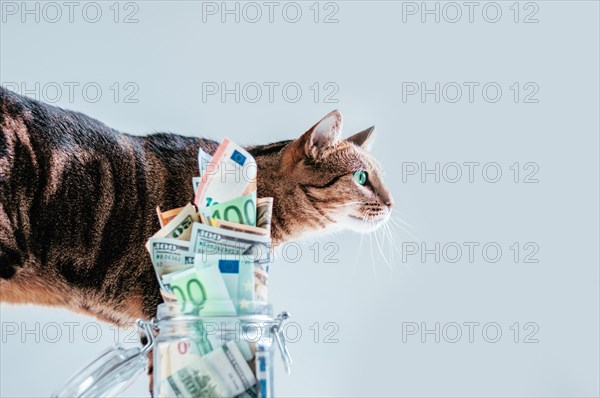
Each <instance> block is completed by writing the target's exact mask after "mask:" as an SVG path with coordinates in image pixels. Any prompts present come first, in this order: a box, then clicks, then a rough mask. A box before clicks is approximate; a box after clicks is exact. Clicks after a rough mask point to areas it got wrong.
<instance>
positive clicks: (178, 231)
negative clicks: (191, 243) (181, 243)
mask: <svg viewBox="0 0 600 398" xmlns="http://www.w3.org/2000/svg"><path fill="white" fill-rule="evenodd" d="M199 221H200V217H199V216H198V213H197V212H196V208H195V207H194V205H193V204H191V203H188V204H187V205H186V206H184V207H183V209H182V210H181V211H180V212H179V213H178V214H177V215H176V216H175V217H174V218H173V219H171V221H169V222H168V223H167V224H166V225H165V226H164V227H162V228H161V229H160V230H159V231H158V232H157V233H155V234H154V235H152V238H173V239H180V240H190V235H191V234H192V229H191V227H192V224H193V223H194V222H199ZM148 250H149V249H148Z"/></svg>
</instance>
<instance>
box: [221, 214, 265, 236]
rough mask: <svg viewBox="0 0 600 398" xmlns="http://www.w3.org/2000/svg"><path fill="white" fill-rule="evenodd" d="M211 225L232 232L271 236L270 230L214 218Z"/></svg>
mask: <svg viewBox="0 0 600 398" xmlns="http://www.w3.org/2000/svg"><path fill="white" fill-rule="evenodd" d="M210 225H212V226H213V227H217V228H223V229H229V230H231V231H238V232H244V233H249V234H254V235H262V236H269V235H270V232H269V230H268V229H265V228H259V227H253V226H251V225H244V224H238V223H235V222H230V221H223V220H219V219H218V218H213V219H212V221H211V222H210Z"/></svg>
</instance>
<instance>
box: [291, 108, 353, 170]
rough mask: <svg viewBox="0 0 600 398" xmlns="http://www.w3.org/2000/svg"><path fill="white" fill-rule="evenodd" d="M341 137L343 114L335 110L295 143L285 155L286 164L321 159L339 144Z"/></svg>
mask: <svg viewBox="0 0 600 398" xmlns="http://www.w3.org/2000/svg"><path fill="white" fill-rule="evenodd" d="M341 135H342V114H341V113H340V111H338V110H335V111H332V112H330V113H328V114H327V115H325V117H324V118H323V119H321V120H319V122H317V124H315V125H314V126H312V127H311V128H310V129H309V130H308V131H307V132H306V133H304V134H302V136H300V138H298V139H297V140H295V141H293V142H292V143H291V145H290V147H289V148H288V149H287V150H286V153H285V154H284V160H285V162H286V164H288V165H292V164H294V163H296V162H297V161H299V160H301V159H304V158H310V159H313V160H317V159H321V158H323V156H324V155H325V154H326V153H327V150H328V149H329V148H333V147H335V146H336V145H337V144H338V142H339V141H340V136H341Z"/></svg>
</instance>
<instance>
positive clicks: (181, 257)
mask: <svg viewBox="0 0 600 398" xmlns="http://www.w3.org/2000/svg"><path fill="white" fill-rule="evenodd" d="M146 248H147V249H148V252H149V253H150V259H151V260H152V266H153V267H154V271H155V272H156V276H157V278H158V283H159V284H160V288H161V289H162V290H165V291H166V292H171V289H169V288H168V287H167V286H165V285H164V283H163V281H162V277H163V275H165V274H169V273H171V272H176V271H181V270H184V269H188V268H192V267H193V266H194V254H193V253H191V252H190V243H189V242H186V241H184V240H179V239H172V238H150V239H149V240H148V243H147V244H146Z"/></svg>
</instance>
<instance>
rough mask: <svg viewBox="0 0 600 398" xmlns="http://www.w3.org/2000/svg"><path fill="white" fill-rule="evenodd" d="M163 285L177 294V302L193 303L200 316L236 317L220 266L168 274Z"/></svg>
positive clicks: (196, 267) (195, 268)
mask: <svg viewBox="0 0 600 398" xmlns="http://www.w3.org/2000/svg"><path fill="white" fill-rule="evenodd" d="M163 283H164V284H165V286H167V287H168V288H170V290H171V291H173V293H174V294H175V297H176V298H177V301H181V302H192V303H194V305H195V306H197V307H199V309H200V312H199V314H200V315H205V316H227V315H236V314H237V313H236V310H235V306H234V305H233V302H232V301H231V298H230V297H229V292H228V291H227V286H226V285H225V281H224V280H223V276H222V275H221V272H220V271H219V267H218V265H216V264H215V265H210V266H206V267H205V266H203V265H202V264H201V265H200V266H194V268H191V269H187V270H183V271H178V272H174V273H171V274H166V275H164V276H163Z"/></svg>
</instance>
